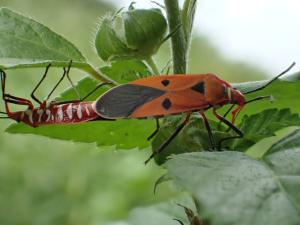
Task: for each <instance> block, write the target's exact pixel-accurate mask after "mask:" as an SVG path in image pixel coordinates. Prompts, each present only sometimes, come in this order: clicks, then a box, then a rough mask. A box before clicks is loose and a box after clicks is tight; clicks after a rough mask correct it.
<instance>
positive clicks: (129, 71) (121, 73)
mask: <svg viewBox="0 0 300 225" xmlns="http://www.w3.org/2000/svg"><path fill="white" fill-rule="evenodd" d="M100 70H101V72H102V73H104V74H106V75H107V76H109V77H110V78H111V79H113V80H115V81H117V82H118V83H127V82H129V81H133V80H136V79H138V78H142V77H146V76H150V75H151V72H150V71H149V69H148V67H147V66H146V65H145V64H144V63H143V62H142V61H138V60H127V61H115V62H112V63H111V65H110V66H105V67H102V68H100Z"/></svg>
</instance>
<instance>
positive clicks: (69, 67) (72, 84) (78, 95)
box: [66, 60, 81, 99]
mask: <svg viewBox="0 0 300 225" xmlns="http://www.w3.org/2000/svg"><path fill="white" fill-rule="evenodd" d="M71 65H72V60H71V61H70V63H69V66H68V68H67V71H66V76H67V78H68V80H69V82H70V84H71V86H72V88H73V89H74V91H75V93H76V95H77V97H78V99H81V97H80V94H79V91H78V90H77V88H76V87H75V85H74V83H73V81H72V80H71V78H70V76H69V72H70V69H71Z"/></svg>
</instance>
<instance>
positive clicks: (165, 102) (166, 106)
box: [162, 98, 172, 110]
mask: <svg viewBox="0 0 300 225" xmlns="http://www.w3.org/2000/svg"><path fill="white" fill-rule="evenodd" d="M162 106H163V107H164V108H165V109H167V110H168V109H169V108H170V107H171V106H172V103H171V101H170V99H168V98H166V99H165V100H164V101H163V103H162Z"/></svg>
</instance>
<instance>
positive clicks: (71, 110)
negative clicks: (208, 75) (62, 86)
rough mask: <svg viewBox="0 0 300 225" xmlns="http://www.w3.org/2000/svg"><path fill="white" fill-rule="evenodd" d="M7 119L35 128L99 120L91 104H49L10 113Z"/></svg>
mask: <svg viewBox="0 0 300 225" xmlns="http://www.w3.org/2000/svg"><path fill="white" fill-rule="evenodd" d="M9 117H10V118H12V119H14V120H16V121H18V122H24V123H26V124H28V125H30V126H33V127H37V126H41V125H49V124H73V123H82V122H87V121H92V120H97V119H99V118H100V117H99V115H98V114H97V113H96V112H95V111H94V109H93V102H79V101H78V102H71V103H65V104H56V103H53V102H52V103H50V104H49V106H47V107H39V108H33V109H27V110H25V111H19V112H10V113H9Z"/></svg>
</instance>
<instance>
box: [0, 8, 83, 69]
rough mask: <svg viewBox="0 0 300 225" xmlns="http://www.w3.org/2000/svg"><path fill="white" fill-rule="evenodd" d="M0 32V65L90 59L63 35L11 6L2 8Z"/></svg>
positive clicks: (6, 66) (27, 64) (13, 65)
mask: <svg viewBox="0 0 300 225" xmlns="http://www.w3.org/2000/svg"><path fill="white" fill-rule="evenodd" d="M0 33H1V36H0V46H1V51H0V65H1V66H2V67H4V68H14V67H21V65H22V66H29V65H32V64H34V65H36V64H43V63H47V64H48V63H49V62H57V63H58V62H60V63H62V62H67V63H69V61H70V60H71V59H72V60H73V61H74V62H78V63H85V62H86V59H85V58H84V57H83V55H82V54H81V52H80V51H79V50H78V49H77V48H76V47H75V46H74V45H73V44H72V43H70V42H69V41H67V40H66V39H64V38H63V37H62V36H60V35H58V34H56V33H55V32H53V31H52V30H50V29H49V28H48V27H46V26H44V25H42V24H40V23H38V22H36V21H34V20H33V19H29V18H27V17H25V16H23V15H20V14H18V13H15V12H13V11H11V10H10V9H7V8H1V9H0ZM43 65H45V64H43Z"/></svg>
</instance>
